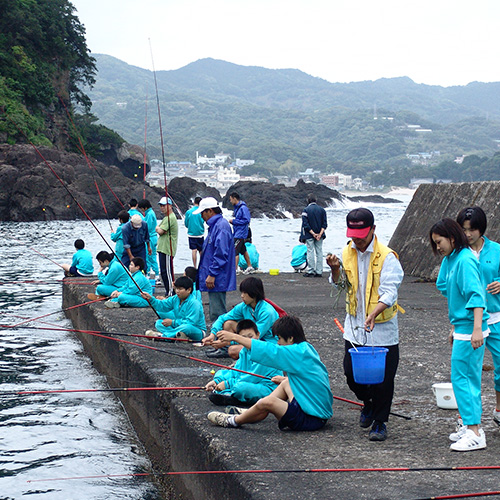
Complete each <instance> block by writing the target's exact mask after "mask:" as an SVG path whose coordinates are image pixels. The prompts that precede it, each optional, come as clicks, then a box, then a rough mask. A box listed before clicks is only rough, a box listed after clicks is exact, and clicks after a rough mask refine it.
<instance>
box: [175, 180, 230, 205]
mask: <svg viewBox="0 0 500 500" xmlns="http://www.w3.org/2000/svg"><path fill="white" fill-rule="evenodd" d="M168 194H169V195H171V196H172V198H173V199H174V200H175V203H176V204H177V205H178V207H179V208H180V209H181V210H182V213H185V212H186V210H188V209H189V208H190V207H192V206H193V201H194V199H195V198H196V197H197V196H201V197H202V198H206V197H207V196H213V197H214V198H215V199H216V200H217V201H219V202H220V201H221V196H220V193H219V191H217V189H215V188H213V187H208V186H207V185H206V184H205V183H204V182H197V181H195V180H194V179H191V177H174V178H173V179H172V180H171V181H170V182H169V183H168Z"/></svg>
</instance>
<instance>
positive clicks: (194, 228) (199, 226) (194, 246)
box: [184, 196, 205, 268]
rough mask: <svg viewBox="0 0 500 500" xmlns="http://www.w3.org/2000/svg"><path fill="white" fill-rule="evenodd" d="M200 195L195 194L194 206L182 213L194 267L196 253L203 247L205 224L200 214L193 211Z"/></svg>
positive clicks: (196, 208)
mask: <svg viewBox="0 0 500 500" xmlns="http://www.w3.org/2000/svg"><path fill="white" fill-rule="evenodd" d="M200 201H201V197H200V196H197V197H196V198H195V199H194V206H193V207H191V208H190V209H189V210H188V211H187V212H186V214H185V215H184V225H185V226H186V228H187V233H188V241H189V249H190V250H191V257H192V259H193V267H195V268H196V263H197V261H198V254H199V253H201V249H202V248H203V241H204V235H205V224H204V223H203V218H202V217H201V215H200V214H195V213H193V212H194V211H195V210H198V207H199V206H200Z"/></svg>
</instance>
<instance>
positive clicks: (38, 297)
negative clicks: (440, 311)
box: [0, 196, 410, 500]
mask: <svg viewBox="0 0 500 500" xmlns="http://www.w3.org/2000/svg"><path fill="white" fill-rule="evenodd" d="M401 199H402V200H403V203H398V204H363V206H367V207H368V208H370V209H371V210H372V211H373V213H374V215H375V223H376V226H377V228H376V232H377V234H378V237H379V239H380V240H381V241H382V242H383V243H388V242H389V239H390V237H391V235H392V233H393V232H394V229H395V228H396V226H397V224H398V222H399V220H400V219H401V217H402V215H403V213H404V210H405V208H406V206H407V204H408V202H409V201H410V196H402V198H401ZM355 206H360V204H355V203H351V202H347V203H346V204H338V205H335V206H332V207H330V208H328V210H327V215H328V229H327V231H326V234H327V237H326V239H325V240H324V243H323V250H324V254H325V255H326V253H327V252H332V253H337V254H339V253H340V251H341V249H342V247H343V246H344V245H345V242H346V236H345V216H346V214H347V213H348V211H349V210H350V209H352V208H354V207H355ZM250 209H251V207H250ZM225 215H226V216H229V212H227V213H225ZM95 224H96V226H97V228H98V229H99V231H100V232H101V234H102V235H103V236H104V237H105V239H106V240H107V241H108V242H109V243H110V244H111V245H112V247H114V244H113V243H112V242H111V240H110V239H109V235H110V233H111V230H112V229H113V230H114V229H115V228H116V223H115V221H111V225H112V226H113V227H111V225H110V223H109V222H108V221H107V220H98V221H95ZM251 227H252V234H253V242H254V244H255V245H256V247H257V250H258V252H259V254H260V261H259V269H260V270H261V271H262V272H268V271H269V269H279V270H280V272H292V271H293V269H292V267H291V266H290V259H291V251H292V248H293V247H294V246H295V245H297V244H299V241H298V238H299V233H300V227H301V221H300V219H283V220H277V219H266V218H264V219H256V220H253V221H252V224H251ZM77 238H82V239H83V240H84V241H85V243H86V248H87V249H89V250H90V251H91V252H92V254H93V255H96V253H97V252H98V251H100V250H108V248H107V246H106V245H105V243H104V242H103V240H102V238H101V237H100V236H99V234H98V233H97V231H96V230H95V228H94V227H93V226H92V224H91V223H90V222H88V221H50V222H29V223H0V256H1V258H0V306H1V307H0V323H1V324H15V323H18V322H20V321H23V319H25V318H34V317H37V316H40V315H42V314H47V313H51V312H57V314H55V315H53V316H50V317H48V318H45V319H43V320H42V321H45V322H48V323H51V324H53V325H55V326H56V327H59V328H65V327H69V326H70V323H69V321H68V320H66V319H65V317H64V314H63V313H62V312H61V303H62V296H61V290H62V285H61V282H60V281H59V280H61V279H62V277H63V274H62V271H61V269H60V268H59V267H58V266H57V265H56V264H54V263H53V262H51V261H50V260H49V259H51V260H53V261H55V262H58V263H70V262H71V257H72V254H73V253H74V251H75V249H74V247H73V242H74V240H76V239H77ZM37 252H38V253H37ZM40 253H41V254H43V256H41V255H40ZM95 264H96V266H95V269H96V270H97V262H96V263H95ZM188 265H192V262H191V251H190V250H189V248H188V245H187V233H186V228H185V227H184V224H183V222H182V220H179V244H178V251H177V255H176V257H175V261H174V266H175V271H176V274H177V275H179V274H182V271H183V270H184V268H185V267H186V266H188ZM28 280H35V281H37V282H36V283H27V281H28ZM33 325H36V326H44V323H41V322H37V323H30V324H29V325H28V326H33ZM47 326H48V325H47ZM116 382H119V383H120V384H121V385H122V386H124V387H126V386H127V385H128V384H129V381H127V380H119V381H118V380H117V381H116ZM105 387H106V382H105V380H104V378H103V377H102V376H101V375H99V374H98V373H97V372H96V371H95V370H94V369H93V367H92V365H91V363H90V361H89V359H88V358H87V357H86V356H85V354H84V353H83V350H82V346H81V344H80V343H79V341H78V340H77V339H76V338H75V337H74V334H72V333H70V332H60V331H50V330H38V329H37V330H34V329H29V328H24V329H23V328H16V329H11V330H9V329H0V391H22V390H44V389H46V390H47V389H87V388H88V389H90V388H96V389H98V388H105ZM0 426H1V432H0V500H4V499H17V498H22V497H29V498H33V499H42V498H43V499H50V500H59V499H61V500H68V499H79V498H85V499H86V500H90V499H96V500H97V499H99V500H101V499H108V498H109V499H118V498H142V499H151V500H153V499H157V498H159V493H158V490H157V489H156V487H155V486H154V484H153V483H151V482H149V481H148V480H145V479H135V478H116V479H79V480H69V481H55V482H28V481H33V480H37V479H44V478H54V477H73V476H93V475H101V474H102V475H106V474H132V473H135V472H143V471H147V470H149V462H148V460H147V458H146V456H145V453H144V451H143V450H142V448H141V446H140V444H139V442H138V440H137V438H136V436H135V433H134V432H133V429H132V427H131V425H130V423H129V422H128V420H127V416H126V414H125V412H124V411H123V409H122V408H121V405H120V403H119V402H118V399H117V398H116V397H115V396H113V395H112V394H109V393H91V394H49V395H37V396H22V397H18V396H15V397H10V396H9V397H6V396H0Z"/></svg>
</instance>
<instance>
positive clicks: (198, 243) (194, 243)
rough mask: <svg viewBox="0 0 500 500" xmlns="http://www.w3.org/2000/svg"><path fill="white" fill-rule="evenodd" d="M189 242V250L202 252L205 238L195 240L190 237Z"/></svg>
mask: <svg viewBox="0 0 500 500" xmlns="http://www.w3.org/2000/svg"><path fill="white" fill-rule="evenodd" d="M188 240H189V249H190V250H198V251H199V252H201V249H202V248H203V241H204V240H205V238H193V237H191V236H188Z"/></svg>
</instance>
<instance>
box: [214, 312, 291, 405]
mask: <svg viewBox="0 0 500 500" xmlns="http://www.w3.org/2000/svg"><path fill="white" fill-rule="evenodd" d="M236 333H237V334H238V335H241V336H242V337H245V338H248V339H256V340H258V338H259V330H258V329H257V325H256V324H255V323H254V322H253V321H252V320H250V319H243V320H241V321H239V322H238V325H237V327H236ZM238 370H242V371H238ZM243 372H248V373H243ZM252 373H255V374H257V375H261V376H260V377H256V376H255V375H252ZM262 377H265V378H262ZM274 377H276V378H274ZM282 379H283V372H282V371H280V370H276V369H275V368H269V367H267V366H265V365H261V364H260V363H256V362H254V361H252V360H251V359H250V350H249V349H247V348H246V347H243V349H242V350H241V351H240V357H239V358H238V361H236V364H235V365H234V369H231V370H219V371H218V372H217V373H216V374H215V375H214V379H213V380H211V381H210V382H209V383H208V384H207V385H206V386H205V390H206V391H210V392H211V394H209V396H208V399H210V401H212V403H214V404H215V405H218V406H227V405H237V406H241V405H243V406H251V405H253V404H255V403H256V402H257V401H258V400H259V399H261V398H264V397H266V396H269V394H271V393H272V392H273V391H274V389H276V384H278V383H279V382H281V380H282ZM275 382H276V383H275Z"/></svg>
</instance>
